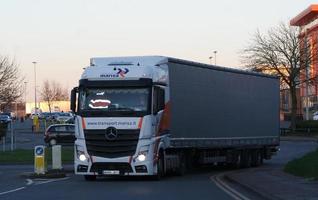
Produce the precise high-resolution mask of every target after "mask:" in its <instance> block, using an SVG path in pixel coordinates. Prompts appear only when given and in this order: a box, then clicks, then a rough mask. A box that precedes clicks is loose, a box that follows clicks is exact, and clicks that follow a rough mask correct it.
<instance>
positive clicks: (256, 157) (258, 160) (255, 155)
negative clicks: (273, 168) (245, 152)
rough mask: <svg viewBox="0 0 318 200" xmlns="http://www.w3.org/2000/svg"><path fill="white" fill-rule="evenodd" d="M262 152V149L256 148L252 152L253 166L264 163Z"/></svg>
mask: <svg viewBox="0 0 318 200" xmlns="http://www.w3.org/2000/svg"><path fill="white" fill-rule="evenodd" d="M262 159H263V158H262V154H261V152H260V150H258V149H256V150H254V151H253V152H252V166H253V167H257V166H260V165H261V164H262Z"/></svg>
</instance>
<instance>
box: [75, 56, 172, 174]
mask: <svg viewBox="0 0 318 200" xmlns="http://www.w3.org/2000/svg"><path fill="white" fill-rule="evenodd" d="M160 63H163V64H162V65H161V64H160ZM167 77H168V71H167V67H166V66H165V65H164V58H162V57H150V58H148V59H146V60H144V59H143V60H141V59H138V58H129V57H128V58H118V59H116V58H92V59H91V65H90V66H89V67H87V68H86V69H85V71H84V72H83V75H82V77H81V79H80V81H79V86H78V87H76V88H74V89H73V90H72V95H71V108H72V110H73V112H74V113H75V114H76V117H75V136H76V141H75V154H74V155H75V158H74V159H75V173H76V174H80V175H84V176H85V178H86V179H88V180H90V179H95V178H96V176H97V175H156V174H158V168H159V171H160V170H161V169H160V167H161V168H162V166H157V163H158V162H157V161H158V153H159V149H160V146H167V145H168V141H169V139H168V135H169V132H168V127H167V125H166V124H163V121H162V116H163V113H164V112H166V111H165V108H166V106H165V105H166V104H167V102H168V100H169V98H168V95H167V93H168V92H167V85H168V81H167V80H168V79H167ZM160 122H161V123H160ZM160 124H161V127H160Z"/></svg>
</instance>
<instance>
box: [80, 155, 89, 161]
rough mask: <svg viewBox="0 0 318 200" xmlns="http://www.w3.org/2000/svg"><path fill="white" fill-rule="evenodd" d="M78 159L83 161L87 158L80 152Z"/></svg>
mask: <svg viewBox="0 0 318 200" xmlns="http://www.w3.org/2000/svg"><path fill="white" fill-rule="evenodd" d="M79 159H80V161H83V162H84V161H86V160H87V158H86V156H85V154H80V155H79Z"/></svg>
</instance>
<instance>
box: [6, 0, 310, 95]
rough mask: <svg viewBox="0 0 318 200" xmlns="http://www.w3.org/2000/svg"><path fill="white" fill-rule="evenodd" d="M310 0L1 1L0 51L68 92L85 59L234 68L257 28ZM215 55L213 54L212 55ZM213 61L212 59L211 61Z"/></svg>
mask: <svg viewBox="0 0 318 200" xmlns="http://www.w3.org/2000/svg"><path fill="white" fill-rule="evenodd" d="M314 3H315V1H310V0H301V1H299V0H297V1H290V0H279V1H277V0H266V1H258V0H240V1H237V0H222V1H215V0H195V1H194V0H192V1H189V0H54V1H52V0H28V1H24V0H7V1H4V0H2V1H1V2H0V19H1V20H0V21H1V29H0V55H1V56H9V57H10V58H12V59H15V61H16V62H17V64H18V65H19V68H20V73H21V75H22V76H23V77H24V78H25V81H26V82H27V89H26V94H27V95H26V96H27V100H28V101H32V100H33V98H34V97H33V96H34V66H33V64H32V62H33V61H36V62H37V65H36V73H37V86H38V87H39V89H38V90H40V88H41V85H42V84H43V81H44V80H55V81H57V82H60V83H61V84H62V85H63V86H64V87H66V88H68V89H71V88H73V87H75V86H76V85H77V84H78V80H79V78H80V75H81V73H82V71H83V68H84V67H86V66H88V65H89V58H91V57H97V56H98V57H103V56H104V57H110V56H140V55H163V56H170V57H177V58H182V59H186V60H193V61H198V62H203V63H209V62H210V60H209V57H210V56H213V57H214V54H213V51H217V54H216V57H217V59H216V62H217V65H221V66H226V67H235V68H239V67H240V66H241V63H240V52H241V50H242V49H243V48H244V47H246V46H247V44H248V43H249V42H250V40H251V38H252V36H253V34H254V33H255V32H256V30H257V29H259V30H260V31H261V32H266V31H267V30H268V29H270V28H271V27H273V26H276V25H277V24H279V23H281V22H286V23H288V22H289V20H290V19H291V18H293V17H295V16H296V15H298V14H299V13H300V12H301V11H303V10H304V9H306V8H307V7H308V6H309V5H311V4H314ZM213 59H214V58H213ZM213 63H214V60H213Z"/></svg>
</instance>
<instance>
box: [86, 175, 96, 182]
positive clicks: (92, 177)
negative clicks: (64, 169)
mask: <svg viewBox="0 0 318 200" xmlns="http://www.w3.org/2000/svg"><path fill="white" fill-rule="evenodd" d="M84 178H85V180H86V181H95V180H96V175H84Z"/></svg>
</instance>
